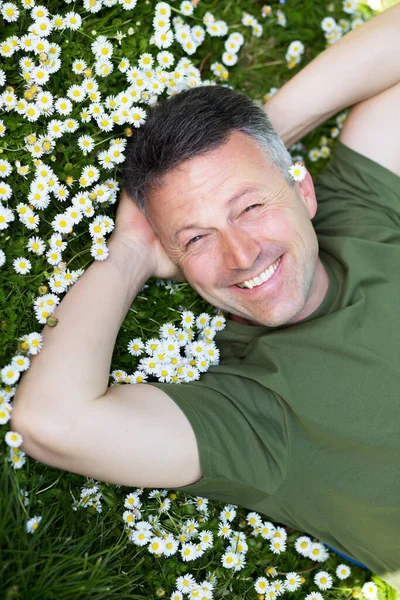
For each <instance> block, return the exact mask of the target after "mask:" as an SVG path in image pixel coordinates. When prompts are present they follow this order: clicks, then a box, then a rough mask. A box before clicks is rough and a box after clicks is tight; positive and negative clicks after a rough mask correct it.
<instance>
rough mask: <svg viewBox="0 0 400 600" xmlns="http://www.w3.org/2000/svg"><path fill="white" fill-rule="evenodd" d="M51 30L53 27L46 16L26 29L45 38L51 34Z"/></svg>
mask: <svg viewBox="0 0 400 600" xmlns="http://www.w3.org/2000/svg"><path fill="white" fill-rule="evenodd" d="M53 28H54V25H53V23H52V21H51V20H50V19H49V18H48V17H47V16H46V17H40V18H39V19H36V20H35V21H34V22H33V23H32V25H30V26H29V27H28V31H31V32H32V33H35V34H36V35H38V36H40V37H47V36H48V35H50V33H51V32H52V30H53Z"/></svg>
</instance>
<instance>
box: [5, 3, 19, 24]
mask: <svg viewBox="0 0 400 600" xmlns="http://www.w3.org/2000/svg"><path fill="white" fill-rule="evenodd" d="M1 14H2V15H3V19H4V20H5V21H8V22H9V23H13V22H14V21H18V17H19V14H20V13H19V10H18V7H17V6H16V5H15V4H13V3H12V2H5V3H4V4H3V6H2V7H1Z"/></svg>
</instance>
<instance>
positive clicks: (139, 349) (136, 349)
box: [128, 338, 144, 356]
mask: <svg viewBox="0 0 400 600" xmlns="http://www.w3.org/2000/svg"><path fill="white" fill-rule="evenodd" d="M143 350H144V343H143V341H142V339H141V338H134V339H133V340H130V342H129V343H128V352H129V354H132V356H140V355H141V354H143Z"/></svg>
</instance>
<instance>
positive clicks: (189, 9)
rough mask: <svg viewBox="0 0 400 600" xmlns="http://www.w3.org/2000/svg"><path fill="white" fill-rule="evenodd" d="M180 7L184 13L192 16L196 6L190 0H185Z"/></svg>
mask: <svg viewBox="0 0 400 600" xmlns="http://www.w3.org/2000/svg"><path fill="white" fill-rule="evenodd" d="M179 9H180V11H181V12H182V13H183V14H184V15H186V16H190V15H192V14H193V11H194V6H193V4H192V3H191V2H189V0H184V1H183V2H181V5H180V7H179Z"/></svg>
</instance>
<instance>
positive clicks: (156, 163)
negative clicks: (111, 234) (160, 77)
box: [122, 85, 295, 215]
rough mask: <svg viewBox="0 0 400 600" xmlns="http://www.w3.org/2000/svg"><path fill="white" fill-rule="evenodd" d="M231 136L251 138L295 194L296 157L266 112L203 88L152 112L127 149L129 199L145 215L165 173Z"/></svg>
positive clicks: (221, 90)
mask: <svg viewBox="0 0 400 600" xmlns="http://www.w3.org/2000/svg"><path fill="white" fill-rule="evenodd" d="M233 131H241V132H243V133H245V134H247V135H249V136H250V137H252V138H253V139H254V140H255V141H256V142H257V144H258V146H259V147H260V149H261V150H262V152H263V153H264V154H265V156H266V157H267V158H269V159H270V160H271V161H272V163H273V164H274V165H276V167H277V168H278V169H279V170H280V171H281V173H282V174H283V176H284V178H285V180H286V182H287V184H288V186H289V187H290V188H291V189H293V187H294V185H295V182H294V180H293V178H292V177H291V175H290V173H289V171H288V169H289V167H290V166H291V165H292V163H293V161H292V157H291V156H290V154H289V152H288V151H287V149H286V148H285V145H284V143H283V141H282V139H281V138H280V137H279V135H278V134H277V133H276V131H275V130H274V128H273V127H272V124H271V121H270V119H269V118H268V116H267V115H266V113H265V112H264V110H263V109H262V108H261V107H260V106H258V105H257V104H256V103H255V102H254V101H253V100H252V99H251V98H249V97H248V96H246V95H245V94H243V93H241V92H238V91H237V90H233V89H231V88H229V87H225V86H221V85H204V86H198V87H194V88H191V89H189V90H184V91H182V92H180V93H178V94H176V95H174V96H170V97H169V98H168V99H166V100H162V101H161V102H159V103H158V104H156V105H153V106H152V107H150V108H149V110H148V112H147V118H146V122H145V123H144V124H143V125H142V126H141V127H140V128H139V129H138V130H137V132H136V133H135V135H133V136H132V137H131V138H129V140H128V143H127V146H126V159H125V162H124V164H123V167H122V175H123V184H124V187H125V188H126V190H127V192H128V195H129V196H130V197H131V198H132V199H133V200H134V201H135V203H136V205H137V206H138V208H139V209H140V210H141V211H142V212H143V213H144V214H145V215H147V212H146V197H148V194H150V193H151V191H153V190H155V189H156V188H157V187H159V186H160V185H162V178H163V176H164V175H165V174H166V173H167V172H169V171H172V170H173V169H174V168H175V167H177V166H178V165H179V164H180V163H182V162H183V161H185V160H188V159H190V158H193V157H194V156H197V155H199V154H204V153H206V152H209V151H210V150H214V149H216V148H218V147H219V146H222V145H223V144H224V143H225V142H227V141H228V138H229V136H230V134H231V133H232V132H233Z"/></svg>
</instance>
